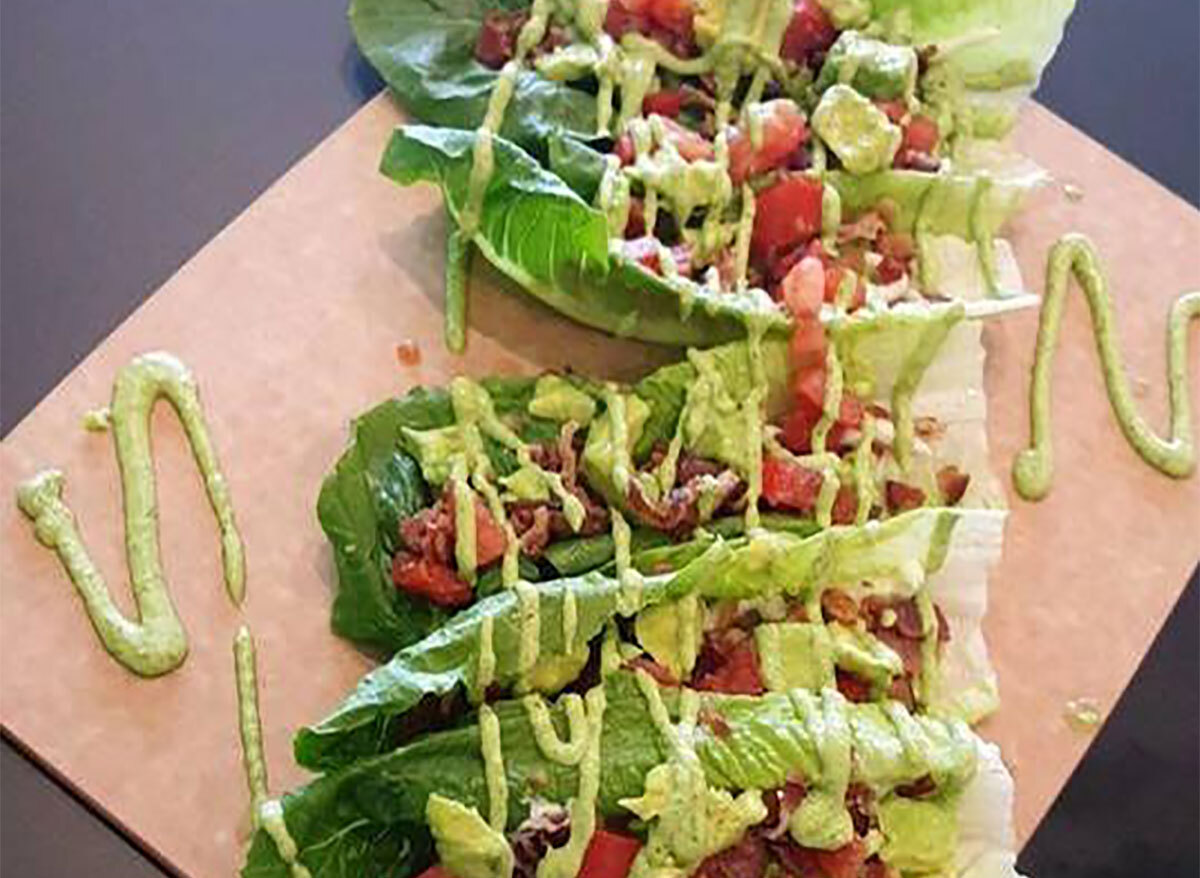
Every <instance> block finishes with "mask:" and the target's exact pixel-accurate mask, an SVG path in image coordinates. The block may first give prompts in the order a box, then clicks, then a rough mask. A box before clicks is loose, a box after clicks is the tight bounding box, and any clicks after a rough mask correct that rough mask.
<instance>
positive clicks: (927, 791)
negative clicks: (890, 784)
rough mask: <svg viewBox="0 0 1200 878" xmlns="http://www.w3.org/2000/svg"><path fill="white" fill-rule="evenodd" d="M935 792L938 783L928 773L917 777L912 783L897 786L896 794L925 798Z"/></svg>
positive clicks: (905, 796) (910, 797)
mask: <svg viewBox="0 0 1200 878" xmlns="http://www.w3.org/2000/svg"><path fill="white" fill-rule="evenodd" d="M935 792H937V784H936V783H934V781H933V778H932V777H930V776H929V775H928V774H926V775H923V776H921V777H919V778H917V779H916V780H914V781H913V782H912V783H907V784H901V785H900V786H898V787H896V795H897V796H903V797H904V798H906V799H924V798H925V797H927V796H930V795H932V794H933V793H935Z"/></svg>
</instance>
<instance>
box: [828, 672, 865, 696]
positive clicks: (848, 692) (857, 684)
mask: <svg viewBox="0 0 1200 878" xmlns="http://www.w3.org/2000/svg"><path fill="white" fill-rule="evenodd" d="M834 674H835V676H836V678H837V690H838V691H839V692H841V693H842V695H844V696H846V700H848V701H853V702H855V703H861V702H864V701H870V700H871V684H870V683H868V682H867V681H866V680H864V679H863V678H862V677H860V676H858V675H857V674H852V673H851V672H850V671H843V670H842V669H841V668H837V669H835V670H834Z"/></svg>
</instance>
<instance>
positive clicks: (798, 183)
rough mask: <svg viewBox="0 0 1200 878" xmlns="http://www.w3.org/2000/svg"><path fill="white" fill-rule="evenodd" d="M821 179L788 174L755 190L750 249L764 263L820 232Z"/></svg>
mask: <svg viewBox="0 0 1200 878" xmlns="http://www.w3.org/2000/svg"><path fill="white" fill-rule="evenodd" d="M821 192H822V189H821V181H820V180H817V179H815V178H813V177H808V176H805V175H803V174H790V175H788V176H786V177H784V178H783V179H782V180H780V181H779V182H778V183H775V184H774V185H772V186H769V187H768V188H766V189H764V190H763V191H762V192H760V193H758V197H757V198H756V199H755V212H754V230H753V232H752V233H751V236H750V251H751V253H752V255H753V256H754V258H755V259H756V260H758V261H759V262H768V261H770V260H771V259H772V258H776V257H778V256H780V255H783V254H784V253H786V252H787V251H788V250H790V249H792V248H793V247H796V246H797V245H799V244H805V243H807V242H808V241H809V240H811V239H812V238H814V237H816V236H817V235H818V234H819V233H820V231H821Z"/></svg>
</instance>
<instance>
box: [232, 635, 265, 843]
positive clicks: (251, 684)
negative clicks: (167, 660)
mask: <svg viewBox="0 0 1200 878" xmlns="http://www.w3.org/2000/svg"><path fill="white" fill-rule="evenodd" d="M233 666H234V673H235V680H236V682H237V697H238V731H239V732H240V733H241V738H242V764H243V766H244V767H245V769H246V786H247V787H248V789H249V790H250V809H251V813H252V814H253V820H254V825H255V827H257V826H258V825H259V824H260V822H261V818H260V812H261V811H262V806H263V805H264V804H265V803H266V801H267V761H266V758H265V757H264V756H263V740H262V722H261V720H260V718H259V711H258V660H257V658H256V656H255V650H254V637H253V635H251V634H250V629H249V628H247V627H246V626H245V625H243V626H242V627H241V628H239V629H238V633H237V637H235V638H234V641H233Z"/></svg>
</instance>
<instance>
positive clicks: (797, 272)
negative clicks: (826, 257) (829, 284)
mask: <svg viewBox="0 0 1200 878" xmlns="http://www.w3.org/2000/svg"><path fill="white" fill-rule="evenodd" d="M782 289H783V301H784V304H786V305H787V309H788V311H790V312H791V314H792V316H793V317H795V318H796V320H805V319H813V318H815V317H817V316H818V315H819V314H820V313H821V302H822V300H823V299H824V293H825V266H824V265H822V264H821V260H820V259H817V258H816V257H813V256H805V257H804V258H803V259H801V260H800V261H799V262H797V263H796V264H795V265H794V266H793V267H792V269H791V271H789V272H788V273H787V275H786V276H785V277H784V279H783V286H782Z"/></svg>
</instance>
